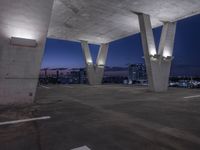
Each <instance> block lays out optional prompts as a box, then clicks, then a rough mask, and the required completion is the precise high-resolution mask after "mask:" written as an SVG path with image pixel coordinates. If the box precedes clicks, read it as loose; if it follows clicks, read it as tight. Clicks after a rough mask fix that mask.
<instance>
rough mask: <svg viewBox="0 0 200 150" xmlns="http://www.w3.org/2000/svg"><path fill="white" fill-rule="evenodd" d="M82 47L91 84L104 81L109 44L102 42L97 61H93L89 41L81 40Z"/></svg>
mask: <svg viewBox="0 0 200 150" xmlns="http://www.w3.org/2000/svg"><path fill="white" fill-rule="evenodd" d="M81 47H82V51H83V54H84V58H85V65H86V72H87V78H88V82H89V84H90V85H98V84H101V83H102V80H103V75H104V67H105V64H106V59H107V53H108V47H109V44H101V45H100V47H99V51H98V55H97V59H96V63H95V62H93V61H92V57H91V52H90V47H89V45H88V42H86V41H81Z"/></svg>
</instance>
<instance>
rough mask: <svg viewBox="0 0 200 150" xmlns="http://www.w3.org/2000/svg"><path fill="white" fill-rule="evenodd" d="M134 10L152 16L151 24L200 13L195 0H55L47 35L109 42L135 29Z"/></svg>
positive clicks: (154, 25)
mask: <svg viewBox="0 0 200 150" xmlns="http://www.w3.org/2000/svg"><path fill="white" fill-rule="evenodd" d="M134 12H140V13H145V14H148V15H150V16H151V17H152V25H153V27H156V26H159V25H161V24H162V22H161V21H172V22H173V21H176V20H180V19H182V18H185V17H188V16H192V15H194V14H198V13H200V1H199V0H123V1H122V0H100V1H95V0H93V1H92V0H55V1H54V7H53V12H52V18H51V24H50V28H49V33H48V36H49V37H53V38H58V39H67V40H73V41H74V40H75V41H80V40H85V41H88V42H90V43H97V44H99V43H109V42H110V41H114V40H116V39H120V38H123V37H126V36H129V35H132V34H135V33H138V32H139V31H140V30H139V23H138V18H137V16H136V15H135V14H134Z"/></svg>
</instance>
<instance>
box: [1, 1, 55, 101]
mask: <svg viewBox="0 0 200 150" xmlns="http://www.w3.org/2000/svg"><path fill="white" fill-rule="evenodd" d="M52 5H53V0H28V1H27V0H20V1H15V2H14V1H13V2H11V1H8V0H1V1H0V6H1V9H0V14H1V15H0V20H1V21H0V104H11V103H15V104H21V103H31V102H33V100H34V97H35V92H36V88H37V83H38V77H39V70H40V64H41V59H42V55H43V51H44V45H45V41H46V36H47V31H48V26H49V21H50V17H51V9H52ZM11 37H18V38H23V39H20V40H19V39H18V40H16V41H14V42H13V43H12V42H11ZM27 39H33V40H27ZM34 40H35V41H36V43H37V45H34V42H33V41H34ZM18 42H19V43H18ZM32 44H33V45H32Z"/></svg>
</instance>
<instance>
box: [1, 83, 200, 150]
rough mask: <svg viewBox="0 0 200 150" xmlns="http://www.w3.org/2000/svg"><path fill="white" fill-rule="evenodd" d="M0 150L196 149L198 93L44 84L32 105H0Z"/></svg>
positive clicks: (198, 142) (199, 135) (199, 129)
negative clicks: (48, 117) (84, 148)
mask: <svg viewBox="0 0 200 150" xmlns="http://www.w3.org/2000/svg"><path fill="white" fill-rule="evenodd" d="M41 116H50V117H51V118H50V119H47V120H38V121H32V122H26V123H17V124H12V125H0V149H2V150H71V149H73V148H77V147H81V146H87V147H88V148H90V149H91V150H199V149H200V90H199V89H178V88H170V89H169V91H168V92H164V93H153V92H149V91H148V90H147V88H146V87H142V86H141V87H140V86H124V85H99V86H88V85H48V87H46V86H40V87H38V90H37V95H36V100H35V102H34V104H31V105H26V106H22V105H21V106H0V122H3V121H9V120H18V119H25V118H34V117H41Z"/></svg>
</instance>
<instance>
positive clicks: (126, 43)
mask: <svg viewBox="0 0 200 150" xmlns="http://www.w3.org/2000/svg"><path fill="white" fill-rule="evenodd" d="M161 29H162V28H161V27H159V28H156V29H154V36H155V42H156V46H157V47H158V43H159V39H160V34H161ZM90 48H91V54H92V57H93V59H94V60H95V59H96V56H97V53H98V48H99V46H98V45H90ZM142 56H143V51H142V44H141V39H140V34H136V35H133V36H129V37H126V38H123V39H120V40H117V41H114V42H112V43H110V46H109V51H108V58H107V63H106V65H107V66H120V67H125V66H126V65H127V64H128V63H143V62H144V60H143V59H142ZM174 57H175V59H174V60H173V65H174V66H175V65H187V66H199V67H200V59H199V57H200V15H196V16H193V17H190V18H187V19H184V20H181V21H179V22H178V24H177V31H176V38H175V47H174ZM84 66H85V64H84V58H83V53H82V50H81V45H80V43H78V42H71V41H64V40H56V39H47V42H46V47H45V53H44V57H43V62H42V68H60V67H66V68H78V67H84Z"/></svg>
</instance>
